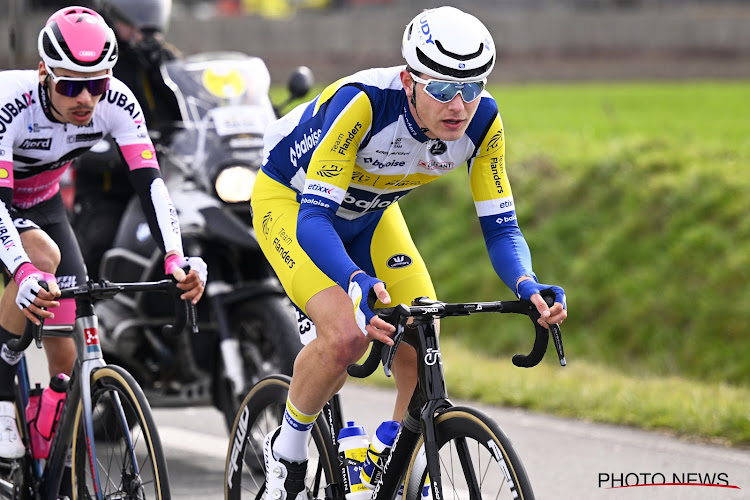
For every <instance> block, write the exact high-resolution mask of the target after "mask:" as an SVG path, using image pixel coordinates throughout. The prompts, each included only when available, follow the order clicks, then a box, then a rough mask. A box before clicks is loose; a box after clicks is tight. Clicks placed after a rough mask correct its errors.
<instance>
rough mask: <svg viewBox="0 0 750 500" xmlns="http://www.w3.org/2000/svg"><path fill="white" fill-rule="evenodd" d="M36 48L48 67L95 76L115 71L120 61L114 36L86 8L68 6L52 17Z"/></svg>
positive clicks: (101, 20) (40, 34)
mask: <svg viewBox="0 0 750 500" xmlns="http://www.w3.org/2000/svg"><path fill="white" fill-rule="evenodd" d="M37 45H38V47H39V55H40V56H41V58H42V60H43V61H44V64H46V65H47V67H48V68H64V69H67V70H70V71H78V72H81V73H94V72H98V71H101V70H105V69H112V67H113V66H114V65H115V63H116V62H117V39H116V38H115V33H114V32H113V31H112V29H111V28H110V27H109V26H107V23H105V22H104V19H103V18H102V16H100V15H99V14H97V13H96V12H94V11H93V10H91V9H88V8H86V7H75V6H74V7H65V8H64V9H60V10H58V11H57V12H55V13H54V14H52V16H50V18H49V19H48V20H47V24H46V26H44V28H42V31H40V32H39V39H38V41H37Z"/></svg>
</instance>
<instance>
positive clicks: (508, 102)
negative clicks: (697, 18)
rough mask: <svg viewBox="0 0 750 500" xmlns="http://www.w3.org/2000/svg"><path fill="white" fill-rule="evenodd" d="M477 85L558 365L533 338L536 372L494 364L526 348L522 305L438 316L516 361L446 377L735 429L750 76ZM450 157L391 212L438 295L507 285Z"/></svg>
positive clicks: (748, 350) (717, 432) (530, 396)
mask: <svg viewBox="0 0 750 500" xmlns="http://www.w3.org/2000/svg"><path fill="white" fill-rule="evenodd" d="M490 91H491V92H492V93H493V95H494V96H495V97H496V99H497V100H498V104H499V107H500V112H501V115H502V117H503V121H504V125H505V132H506V160H507V162H506V163H507V165H508V167H507V168H508V174H509V176H510V180H511V183H512V187H513V193H514V197H515V201H516V208H517V210H518V216H519V224H520V226H521V228H522V230H523V232H524V234H525V236H526V239H527V240H528V242H529V245H530V246H531V249H532V255H533V259H534V269H535V271H536V273H537V275H538V276H539V278H540V280H541V281H542V282H548V283H556V284H561V285H563V286H564V287H565V288H566V291H567V295H568V304H569V318H568V320H567V321H566V322H565V324H564V327H563V331H564V337H565V342H566V354H567V357H568V361H569V364H570V366H569V367H568V368H564V369H562V368H556V369H554V370H550V369H549V368H548V367H546V366H547V365H549V366H554V364H555V363H556V360H554V359H552V358H554V356H550V359H547V360H545V361H544V364H545V368H543V370H545V372H544V373H545V374H547V375H548V376H545V377H542V378H541V379H540V378H539V377H537V376H535V375H532V373H533V372H534V370H520V369H517V368H514V367H512V366H511V365H510V361H509V358H510V355H512V354H513V353H514V352H519V351H524V350H528V349H530V345H531V341H532V336H531V334H532V330H531V329H530V326H531V325H530V323H528V320H523V319H522V318H517V319H506V318H499V317H498V318H495V317H488V316H487V315H477V316H475V317H471V318H468V319H463V318H462V319H451V320H446V321H445V325H444V329H443V332H444V337H445V338H446V339H448V340H449V341H450V342H451V343H453V345H455V346H457V347H460V348H464V349H469V350H470V351H472V352H474V353H480V352H481V353H482V355H483V356H484V357H485V358H496V359H498V360H499V363H498V364H493V363H490V361H489V359H488V360H487V363H488V364H486V365H485V366H488V367H489V366H493V367H494V368H493V370H505V368H504V367H505V366H507V367H510V368H508V369H509V370H511V373H512V374H513V375H512V377H516V378H517V377H534V378H533V379H529V382H528V383H524V382H523V381H524V380H525V379H524V378H518V383H515V384H510V385H508V384H497V385H493V384H489V385H488V384H486V383H480V382H478V381H474V382H471V383H470V382H466V383H465V384H464V387H465V388H464V390H463V391H462V392H463V393H466V394H470V395H472V396H475V397H480V396H481V394H480V393H484V395H483V396H482V397H483V398H485V399H490V400H491V399H498V400H500V401H503V402H504V403H507V404H514V405H518V406H523V407H528V408H534V409H538V410H541V411H548V412H553V413H560V414H566V415H575V416H578V417H581V418H591V419H594V420H602V421H612V422H622V423H627V424H632V425H638V426H643V427H647V428H665V429H672V430H674V431H677V432H680V433H686V434H690V435H698V436H704V437H711V438H718V439H720V440H724V441H725V442H731V443H735V444H750V397H749V396H750V335H748V328H747V326H746V325H745V316H746V315H747V314H748V312H749V311H750V305H749V304H748V302H749V301H750V282H749V281H748V278H750V272H748V270H749V269H750V218H748V216H747V215H748V214H749V213H750V196H748V195H749V194H750V175H749V174H748V173H747V171H746V169H747V167H748V165H750V120H748V119H747V111H748V110H749V109H750V105H749V104H748V103H750V82H728V83H727V82H721V83H716V82H691V83H654V84H651V83H636V84H575V85H573V84H570V85H568V84H566V85H514V86H496V87H491V88H490ZM464 172H465V170H464V171H463V172H456V173H454V174H452V175H450V176H448V177H446V178H444V179H441V180H440V181H438V182H435V183H432V184H430V186H429V187H427V188H425V189H423V190H418V191H416V192H414V193H413V194H411V195H410V196H408V197H406V198H405V199H404V200H403V201H402V202H401V205H402V208H403V211H404V213H405V217H406V218H407V221H408V222H409V224H410V227H411V229H412V235H413V237H414V239H415V241H416V242H417V245H418V246H419V247H420V249H421V251H422V253H423V256H424V258H425V260H426V261H427V264H428V267H429V268H430V270H431V273H432V276H433V280H434V281H435V284H436V288H437V291H438V295H439V296H440V298H442V299H443V300H455V301H463V300H497V299H508V298H511V297H512V294H511V292H510V291H509V290H507V289H506V288H505V287H504V285H502V283H500V282H499V280H498V278H497V277H496V275H495V274H494V272H493V270H492V267H491V265H490V262H489V259H488V257H487V255H486V250H485V248H484V242H483V239H482V237H481V233H480V229H479V225H478V223H477V222H476V216H475V212H474V207H473V204H472V201H471V196H470V193H469V189H468V186H467V183H466V182H464V181H465V177H464V178H462V176H463V175H465V174H464ZM469 364H471V365H472V366H473V362H470V363H469ZM579 370H583V372H581V371H579ZM569 372H570V373H569ZM484 373H485V375H479V377H480V378H484V377H487V376H488V375H486V373H487V372H484ZM506 376H507V374H505V375H503V377H506ZM498 377H500V374H498ZM490 378H491V379H494V378H495V377H492V376H491V377H490ZM481 387H484V389H479V388H481ZM530 387H533V390H532V389H530ZM508 389H512V390H513V391H514V392H515V391H518V393H517V394H504V393H505V392H507V391H508ZM501 392H502V393H503V394H498V393H501ZM618 401H619V402H621V403H622V402H628V404H615V403H616V402H618ZM563 402H564V404H563ZM608 403H611V404H608ZM576 407H577V408H576ZM670 412H671V413H672V415H671V416H669V415H668V414H669V413H670Z"/></svg>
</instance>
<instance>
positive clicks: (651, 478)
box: [30, 352, 750, 500]
mask: <svg viewBox="0 0 750 500" xmlns="http://www.w3.org/2000/svg"><path fill="white" fill-rule="evenodd" d="M30 356H31V359H32V363H30V365H31V367H32V382H34V381H39V380H45V379H46V375H44V373H45V371H44V366H43V365H40V364H39V355H38V354H36V353H33V352H32V353H30ZM342 396H343V401H344V412H345V417H346V418H347V419H353V420H355V421H356V422H357V423H358V424H360V425H364V426H365V428H366V429H367V431H368V432H370V433H371V432H372V431H374V430H375V428H376V427H377V425H378V424H379V423H380V421H382V420H386V419H389V418H390V412H391V408H392V406H391V405H392V402H393V397H394V393H393V392H392V391H390V390H382V389H373V388H369V387H364V386H359V385H356V384H354V383H349V384H347V386H346V387H345V388H344V390H343V391H342ZM454 403H455V404H462V405H463V404H466V402H463V401H454ZM478 407H479V408H480V409H481V410H482V411H484V412H485V413H487V414H488V415H490V416H491V417H492V418H493V419H495V421H497V422H498V423H499V424H500V427H501V428H502V429H503V430H504V432H505V433H506V434H507V435H508V436H510V438H511V441H512V442H513V444H514V446H515V448H516V451H518V453H519V454H520V456H521V458H522V459H523V461H524V465H525V467H526V470H527V472H528V474H529V476H530V478H531V482H532V484H533V486H534V491H535V493H536V497H537V498H538V499H541V500H557V499H562V500H572V499H576V500H626V499H627V500H642V499H658V500H740V499H743V500H750V450H737V449H729V448H724V447H720V446H710V445H705V444H695V443H688V442H684V441H681V440H679V439H675V438H673V437H669V436H665V435H662V434H658V433H652V432H644V431H640V430H636V429H632V428H626V427H618V426H610V425H601V424H593V423H587V422H581V421H576V420H569V419H563V418H556V417H550V416H545V415H538V414H533V413H529V412H526V411H521V410H516V409H505V408H496V407H488V406H482V405H478ZM154 414H155V417H156V420H157V425H158V427H159V432H160V435H161V438H162V442H163V444H164V448H165V451H166V453H167V457H168V463H169V474H170V484H171V485H172V494H173V495H172V496H173V498H175V499H179V500H218V499H221V498H223V471H224V457H225V454H226V450H227V444H228V437H227V432H226V429H225V428H224V424H223V421H222V419H221V416H220V414H219V413H218V412H217V411H216V410H214V409H212V408H183V409H155V410H154ZM675 479H677V480H681V481H683V482H690V483H693V484H690V485H679V486H671V485H658V486H637V487H636V486H632V487H625V488H617V486H623V485H628V484H630V485H634V484H636V481H637V482H638V483H640V484H643V483H644V482H648V483H654V482H657V483H664V482H666V483H671V482H675ZM708 482H713V483H714V484H717V485H715V486H708V485H699V484H698V483H708ZM730 486H733V487H730Z"/></svg>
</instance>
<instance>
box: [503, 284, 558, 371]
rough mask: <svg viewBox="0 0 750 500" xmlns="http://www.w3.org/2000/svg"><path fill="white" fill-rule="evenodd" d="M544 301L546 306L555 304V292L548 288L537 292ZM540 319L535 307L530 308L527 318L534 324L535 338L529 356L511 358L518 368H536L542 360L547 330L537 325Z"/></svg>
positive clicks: (545, 347)
mask: <svg viewBox="0 0 750 500" xmlns="http://www.w3.org/2000/svg"><path fill="white" fill-rule="evenodd" d="M539 293H540V295H541V296H542V298H543V299H544V301H545V302H546V303H547V305H548V306H551V305H552V304H554V303H555V292H553V291H552V290H550V289H549V288H548V289H546V290H542V291H541V292H539ZM540 317H541V315H540V314H539V311H537V310H536V306H533V305H532V307H531V309H530V310H529V318H531V321H532V322H533V323H534V328H535V330H536V337H535V338H534V347H532V348H531V352H530V353H529V354H516V355H515V356H513V364H514V365H516V366H518V367H520V368H531V367H532V366H536V365H538V364H539V362H540V361H541V360H542V358H543V357H544V355H545V354H546V352H547V345H548V344H549V330H547V329H546V328H545V327H543V326H542V325H540V324H539V323H537V320H538V319H539V318H540Z"/></svg>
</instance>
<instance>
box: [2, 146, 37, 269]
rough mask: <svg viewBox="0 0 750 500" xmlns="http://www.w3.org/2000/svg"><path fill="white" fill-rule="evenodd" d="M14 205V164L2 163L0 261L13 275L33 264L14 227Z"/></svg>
mask: <svg viewBox="0 0 750 500" xmlns="http://www.w3.org/2000/svg"><path fill="white" fill-rule="evenodd" d="M0 148H1V146H0ZM12 204H13V163H11V162H8V161H0V243H2V245H0V260H2V261H3V264H5V267H6V268H7V269H8V271H10V273H11V274H15V272H16V271H17V270H18V268H19V267H20V266H21V264H24V263H28V262H31V259H29V256H28V255H27V254H26V251H25V250H24V249H23V246H22V245H21V235H20V234H18V230H17V229H16V227H15V226H14V225H13V219H12V218H11V216H10V212H9V209H10V207H11V205H12Z"/></svg>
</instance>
